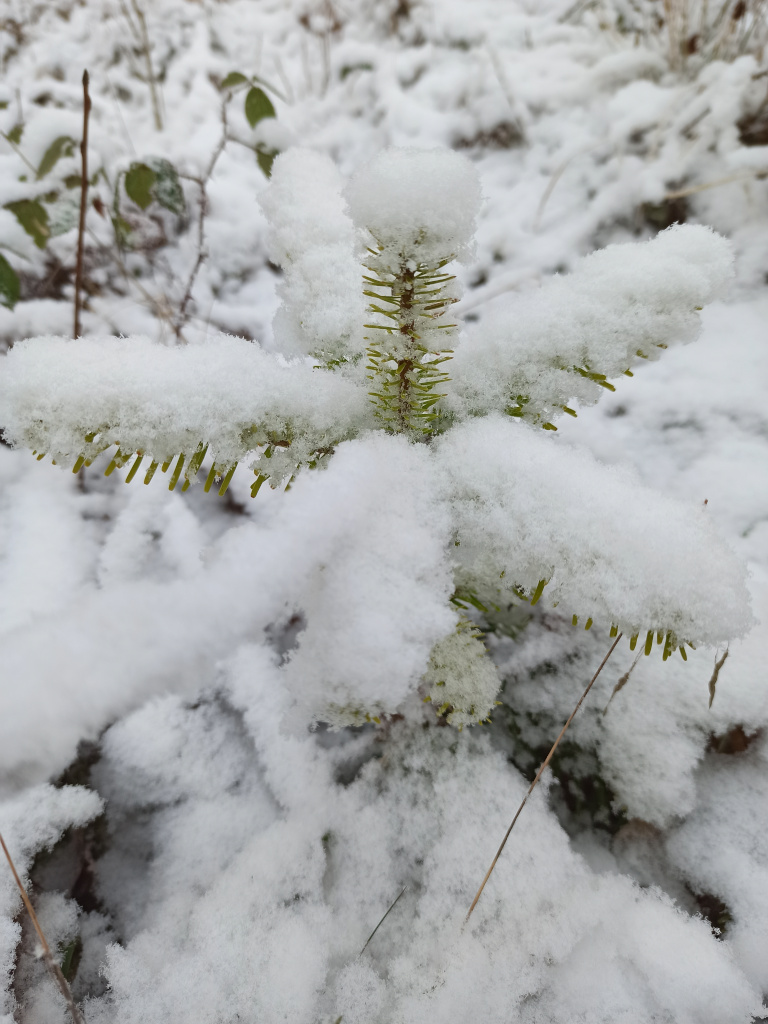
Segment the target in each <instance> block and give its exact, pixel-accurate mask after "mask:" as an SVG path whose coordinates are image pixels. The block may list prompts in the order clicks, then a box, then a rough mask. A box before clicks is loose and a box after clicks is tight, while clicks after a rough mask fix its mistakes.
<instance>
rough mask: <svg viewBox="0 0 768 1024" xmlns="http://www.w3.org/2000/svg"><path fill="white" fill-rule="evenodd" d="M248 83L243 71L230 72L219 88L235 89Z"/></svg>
mask: <svg viewBox="0 0 768 1024" xmlns="http://www.w3.org/2000/svg"><path fill="white" fill-rule="evenodd" d="M248 81H249V79H248V78H247V77H246V76H245V75H244V74H243V73H242V71H230V72H229V74H228V75H227V77H226V78H225V79H224V81H223V82H222V83H221V85H220V86H219V88H220V89H234V88H235V87H236V86H238V85H245V83H246V82H248Z"/></svg>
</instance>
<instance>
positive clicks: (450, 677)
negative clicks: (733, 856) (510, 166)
mask: <svg viewBox="0 0 768 1024" xmlns="http://www.w3.org/2000/svg"><path fill="white" fill-rule="evenodd" d="M479 205H480V188H479V183H478V181H477V177H476V174H475V172H474V169H473V167H472V165H471V164H470V163H469V162H468V161H467V160H465V159H464V158H463V157H461V156H459V155H458V154H455V153H450V152H443V151H438V150H433V151H417V150H385V151H384V152H382V153H381V154H379V156H377V157H376V158H375V159H374V160H373V161H371V163H370V164H368V165H367V166H366V167H364V168H362V169H361V170H360V171H359V172H358V173H357V174H356V175H355V176H354V177H353V178H352V180H351V181H350V182H349V184H347V185H346V187H345V186H344V183H343V181H342V180H341V179H340V176H339V174H338V172H337V171H336V169H335V167H334V166H333V164H332V163H331V161H330V160H328V159H327V158H325V157H322V156H320V155H318V154H316V153H311V152H307V151H301V150H293V151H289V152H287V153H284V154H282V155H281V156H280V157H278V158H277V159H276V161H275V164H274V168H273V176H272V180H271V183H270V186H269V188H268V190H267V192H266V194H265V196H264V198H263V200H262V206H263V208H264V210H265V212H266V214H267V217H268V219H269V221H270V232H271V234H270V245H271V255H272V258H273V259H274V260H275V261H276V262H278V263H280V264H281V265H282V266H283V269H284V277H283V279H282V281H281V284H280V286H279V292H280V297H281V307H280V309H279V311H278V313H277V315H276V318H275V325H274V328H275V342H276V345H277V347H278V348H279V350H280V352H279V354H276V353H273V352H267V351H264V350H263V349H262V348H261V347H260V346H259V345H255V344H252V343H249V342H246V341H242V340H239V339H235V338H227V337H219V338H216V339H211V340H209V341H207V342H205V343H201V344H196V345H189V346H187V347H185V348H183V349H179V348H165V347H162V346H157V345H153V344H151V343H150V342H149V341H147V340H144V339H136V338H133V339H93V340H78V341H76V342H72V341H69V340H63V339H55V338H35V339H30V340H28V341H25V342H21V343H19V344H17V345H16V346H14V348H13V349H12V350H11V352H10V353H9V355H8V356H7V358H6V360H5V370H4V373H3V374H2V382H1V383H0V400H2V404H3V411H2V422H3V425H4V428H5V431H6V436H7V437H8V439H9V440H10V441H11V442H12V443H14V444H17V445H27V446H28V447H30V448H32V449H33V450H36V451H37V452H39V453H47V454H49V455H50V456H52V457H53V458H54V459H55V461H56V462H60V463H62V464H64V465H70V466H72V467H73V468H74V469H75V470H77V469H79V468H80V467H81V466H82V465H84V464H90V462H91V461H92V460H93V459H94V458H95V457H96V455H98V454H99V453H100V452H102V451H104V450H106V449H108V448H110V447H112V448H114V447H115V446H116V447H117V450H116V452H113V456H112V460H111V462H110V463H109V465H108V467H107V472H108V473H110V472H113V471H115V470H116V469H120V468H123V467H128V470H127V473H126V477H125V479H126V481H127V482H130V481H131V480H133V479H135V478H136V477H137V475H138V474H139V470H140V469H142V471H143V469H144V466H147V465H148V469H146V471H145V472H144V471H143V472H142V476H143V479H144V481H145V483H148V482H149V481H150V480H151V479H152V478H153V477H154V476H155V475H156V471H157V469H158V468H161V472H166V471H169V472H170V473H171V476H170V484H169V486H170V488H171V489H172V490H173V489H174V488H175V487H176V486H177V485H178V484H181V486H182V488H184V487H186V486H189V484H191V482H192V481H193V480H194V479H195V477H196V475H197V474H198V473H199V472H200V471H201V470H204V472H205V477H206V489H208V487H210V486H211V484H212V482H213V480H214V478H216V477H219V478H220V479H221V480H222V483H221V486H220V493H223V492H224V491H225V490H226V487H227V485H228V483H229V481H230V480H231V478H232V474H233V473H234V471H235V468H236V466H237V465H238V464H239V463H241V462H242V463H245V464H246V465H248V466H250V467H251V469H252V470H253V473H254V477H255V479H254V482H253V486H252V493H254V494H255V493H256V492H257V491H258V489H259V488H260V486H261V485H262V484H263V483H264V482H265V481H267V480H268V481H269V483H270V485H271V486H273V487H276V486H278V485H280V484H281V483H285V482H286V481H289V480H292V479H293V478H294V477H295V476H296V475H297V474H298V473H299V471H300V470H303V469H306V468H317V467H324V466H328V469H327V471H326V472H324V473H313V474H307V473H302V474H301V479H298V480H297V481H296V484H295V489H294V493H293V494H292V495H291V496H290V497H288V498H286V504H285V513H284V514H285V516H286V517H288V519H289V518H290V514H291V509H292V508H294V507H295V508H300V507H301V502H302V500H305V499H302V497H301V495H302V494H307V493H311V494H313V495H314V498H313V499H312V502H313V508H314V507H315V506H316V505H317V506H318V507H319V505H322V504H323V503H325V507H326V512H325V513H324V515H325V518H324V519H323V517H322V516H321V515H320V513H319V512H318V515H317V518H315V517H314V516H313V518H312V520H311V521H310V520H306V521H304V520H302V524H303V525H302V526H301V528H300V529H303V530H304V531H305V532H307V533H308V535H311V537H313V538H314V539H313V541H312V542H311V543H309V541H308V547H307V552H306V555H305V557H306V559H307V565H306V573H305V575H304V577H303V583H302V585H301V587H300V588H298V589H297V590H296V592H295V593H292V594H290V595H286V601H287V602H289V603H293V605H294V606H296V607H298V608H300V609H301V611H302V612H303V614H304V618H305V620H306V628H305V629H304V631H303V633H302V634H301V638H300V643H299V646H298V648H297V650H296V651H294V652H293V653H292V655H291V657H290V659H289V661H288V663H287V665H286V666H285V668H284V671H283V678H284V681H285V685H286V687H287V688H288V690H289V691H290V692H291V694H292V696H293V701H294V706H295V708H296V710H297V713H298V714H299V716H300V717H301V718H302V719H303V720H304V721H305V722H306V720H314V721H317V720H325V721H331V722H332V723H334V724H337V725H342V724H347V723H351V722H359V721H365V720H369V719H371V718H379V717H380V716H381V715H386V714H393V713H395V712H398V713H402V712H404V711H408V709H409V708H410V709H411V711H412V710H413V707H414V702H416V703H417V704H418V703H419V702H421V701H425V700H428V701H429V702H431V704H432V705H433V706H434V707H435V708H436V710H437V712H438V714H439V715H441V716H443V717H444V718H446V719H447V720H448V721H449V722H451V723H452V724H455V725H458V726H459V727H461V726H463V725H465V724H468V723H471V722H477V721H482V720H484V719H485V718H487V716H488V714H489V712H490V710H491V709H492V707H493V704H494V699H495V697H496V694H497V690H498V687H499V678H498V675H497V673H496V669H495V668H494V666H493V664H492V663H491V662H490V660H489V659H488V658H487V656H486V655H485V653H484V649H483V645H482V642H481V640H480V639H479V637H478V636H477V634H476V631H475V630H474V628H473V627H472V625H471V624H470V623H469V622H468V621H467V620H466V619H465V618H463V617H462V616H463V613H464V612H465V611H466V610H467V608H468V607H469V606H471V605H475V606H476V607H477V606H480V607H487V606H489V605H490V604H497V605H499V606H502V605H503V606H510V605H513V606H514V605H520V604H529V605H534V604H537V603H539V602H541V603H542V604H545V605H547V606H548V607H551V608H555V607H556V608H557V609H558V612H557V614H558V615H560V614H562V615H563V616H565V618H566V620H568V621H572V622H573V624H574V625H576V624H583V625H584V626H585V627H586V628H587V629H589V628H590V626H591V625H592V623H593V622H594V623H596V624H600V625H602V626H604V628H605V629H606V630H609V629H610V631H611V632H612V634H613V635H615V634H616V633H617V632H618V631H621V632H623V633H625V634H627V635H629V636H630V637H631V638H632V640H631V646H632V648H633V649H634V648H635V646H636V645H637V644H638V643H640V644H641V645H642V649H643V650H644V651H645V653H646V654H650V652H651V651H652V650H653V649H654V648H657V649H660V650H661V652H662V654H663V657H664V658H665V659H666V658H667V657H669V656H670V655H671V654H672V653H673V652H674V651H675V650H678V649H679V652H680V654H681V656H682V657H683V658H685V657H686V654H685V645H686V644H687V643H689V644H691V645H693V644H695V643H698V642H702V643H705V644H717V643H720V642H723V641H727V640H729V639H730V638H732V637H734V636H737V635H740V634H741V633H743V632H744V631H745V629H746V628H747V627H748V625H749V622H750V615H749V610H748V604H747V598H746V590H745V585H744V572H743V569H742V567H741V566H740V565H739V564H738V562H737V561H736V560H735V559H734V557H733V555H732V554H731V553H730V551H728V549H727V548H726V547H725V546H724V545H723V544H722V542H721V541H720V540H719V539H718V537H717V536H716V534H715V532H714V530H713V527H712V525H711V523H710V521H709V519H708V517H707V515H706V512H705V511H704V510H702V509H700V508H696V509H687V508H685V507H683V506H681V505H679V504H676V503H675V502H672V501H671V500H669V499H667V498H665V497H663V496H661V495H657V494H655V493H654V492H652V491H651V490H649V489H648V488H646V487H644V486H643V485H642V484H640V483H639V481H638V480H637V479H636V478H634V477H632V476H631V475H630V474H628V473H626V472H624V471H622V470H620V469H616V468H610V469H609V468H606V467H604V466H601V465H599V464H598V463H597V462H596V461H595V460H594V459H593V458H592V457H590V456H589V455H587V454H586V453H584V452H581V451H579V450H577V449H572V448H566V447H565V446H561V444H560V443H559V439H558V438H557V436H553V432H554V431H556V430H557V427H556V424H555V422H554V421H555V420H557V418H558V417H561V416H562V415H563V414H568V415H571V416H573V415H575V414H576V411H577V410H576V408H574V406H578V405H579V404H581V405H587V404H591V403H593V402H595V401H596V400H597V399H598V398H599V397H600V396H601V395H602V394H604V393H605V391H606V390H614V389H615V385H614V384H613V383H611V380H610V378H621V377H623V376H624V375H627V374H628V375H629V376H631V375H632V368H633V367H635V366H637V365H641V364H642V363H644V362H645V361H647V360H649V359H655V358H658V357H660V356H661V355H662V354H663V352H664V351H665V350H666V349H667V348H668V347H669V346H671V345H674V344H676V343H680V342H685V341H690V340H693V338H694V337H695V336H696V333H697V332H698V330H699V317H698V310H699V309H700V308H701V307H702V306H703V305H704V304H705V303H707V302H709V301H711V299H713V298H714V297H716V296H717V295H718V294H719V293H720V292H721V290H722V289H723V287H724V285H725V284H726V283H727V282H728V280H729V278H730V275H731V272H732V270H731V265H732V255H731V252H730V247H729V245H728V243H727V242H726V241H725V240H724V239H722V238H720V237H719V236H717V235H715V234H714V232H712V231H710V230H709V229H708V228H704V227H691V226H684V227H679V226H677V227H674V228H671V229H669V230H668V231H665V232H663V233H662V234H661V235H659V236H658V237H657V238H655V239H653V240H652V241H651V242H647V243H641V244H631V245H616V246H610V247H608V248H607V249H605V250H602V251H600V252H597V253H595V254H593V255H591V256H588V257H586V258H585V259H583V260H581V261H580V262H579V263H578V264H577V266H576V268H575V270H574V272H573V273H572V274H570V275H569V276H566V277H556V278H554V279H552V280H551V281H550V282H548V283H547V284H546V285H544V287H542V288H541V289H540V290H539V291H538V292H537V293H531V294H528V295H524V296H521V297H514V298H509V299H508V300H507V302H506V303H497V304H496V308H495V311H494V312H493V313H489V314H488V315H485V316H484V317H483V319H482V321H481V323H480V324H479V325H478V326H477V327H475V328H474V329H473V330H472V331H470V332H467V334H466V335H464V336H462V334H461V332H460V331H459V329H458V327H457V325H456V323H454V322H453V321H452V320H451V319H450V316H449V312H450V307H451V306H452V304H453V302H454V301H455V300H456V299H457V298H458V296H459V292H458V289H457V284H456V281H455V280H454V277H453V274H452V273H451V271H450V269H449V264H450V262H451V260H452V259H454V258H463V257H465V256H466V254H467V253H468V252H469V250H470V246H471V242H472V237H473V231H474V222H475V218H476V216H477V212H478V210H479ZM361 264H362V266H361ZM366 305H367V309H366ZM542 427H543V428H544V431H542V430H541V429H540V428H542ZM38 457H39V458H42V457H43V455H42V454H41V455H39V456H38ZM292 500H293V501H296V502H298V505H292V503H291V502H292ZM296 514H297V515H298V514H299V513H298V512H297V513H296ZM339 522H343V523H345V524H346V525H345V527H344V529H343V530H342V532H341V534H340V535H339V536H340V538H343V539H339V540H338V541H334V542H333V545H332V546H330V547H329V545H330V544H331V541H330V540H329V539H328V538H329V537H330V536H335V534H333V533H332V532H329V530H330V526H329V524H331V523H333V524H337V523H339ZM323 523H325V524H326V525H325V527H323V525H322V524H323ZM334 529H336V526H335V525H334ZM323 552H325V553H323Z"/></svg>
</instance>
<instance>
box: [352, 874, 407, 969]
mask: <svg viewBox="0 0 768 1024" xmlns="http://www.w3.org/2000/svg"><path fill="white" fill-rule="evenodd" d="M407 888H408V886H407V885H404V886H403V888H402V889H401V890H400V892H399V893H398V894H397V896H395V899H394V902H393V903H390V905H389V909H388V910H387V911H386V913H385V914H384V917H382V919H381V920H380V921H379V923H378V924H377V925H376V927H375V928H374V929H373V931H372V932H371V934H370V935H369V936H368V938H367V939H366V941H365V945H364V946H363V948H362V949H361V950H360V953H359V956H362V955H363V953H364V952H365V951H366V949H367V948H368V943H369V942H370V941H371V939H372V938H373V936H374V935H375V934H376V932H377V931H378V930H379V928H381V926H382V925H383V924H384V922H385V921H386V919H387V917H388V916H389V915H390V914H391V913H392V911H393V910H394V909H395V906H396V904H397V902H398V900H399V899H400V897H401V896H402V895H403V893H404V892H405V891H406V889H407Z"/></svg>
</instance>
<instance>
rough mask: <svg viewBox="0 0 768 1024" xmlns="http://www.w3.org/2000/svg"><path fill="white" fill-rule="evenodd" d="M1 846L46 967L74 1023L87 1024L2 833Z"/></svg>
mask: <svg viewBox="0 0 768 1024" xmlns="http://www.w3.org/2000/svg"><path fill="white" fill-rule="evenodd" d="M0 846H2V848H3V853H4V854H5V858H6V860H7V861H8V864H9V866H10V869H11V871H12V872H13V877H14V879H15V880H16V885H17V886H18V887H19V892H20V893H21V898H22V900H23V901H24V906H25V907H26V909H27V913H28V914H29V918H30V920H31V921H32V925H33V927H34V929H35V931H36V932H37V937H38V939H39V940H40V945H41V947H42V950H43V959H44V960H45V964H46V967H47V968H48V970H49V971H50V972H51V974H52V975H53V978H54V980H55V982H56V984H57V985H58V986H59V989H60V991H61V994H62V995H63V996H64V1000H65V1002H66V1004H67V1007H68V1009H69V1012H70V1014H71V1015H72V1020H73V1021H74V1024H85V1022H84V1020H83V1016H82V1014H81V1013H80V1011H79V1010H78V1008H77V1004H76V1003H75V1000H74V998H73V996H72V991H71V989H70V987H69V985H68V984H67V979H66V978H65V977H64V975H63V974H62V972H61V968H60V967H59V965H58V963H57V962H56V960H55V959H54V956H53V953H51V947H50V946H49V945H48V942H47V940H46V938H45V935H44V934H43V929H42V928H41V927H40V922H39V921H38V920H37V914H36V913H35V908H34V907H33V906H32V903H31V902H30V899H29V896H27V890H26V889H25V888H24V886H23V885H22V883H21V879H20V878H19V873H18V871H17V870H16V865H15V864H14V863H13V858H12V857H11V854H10V852H9V851H8V847H7V846H6V845H5V840H4V839H3V837H2V834H0Z"/></svg>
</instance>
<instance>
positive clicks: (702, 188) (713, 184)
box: [664, 171, 765, 202]
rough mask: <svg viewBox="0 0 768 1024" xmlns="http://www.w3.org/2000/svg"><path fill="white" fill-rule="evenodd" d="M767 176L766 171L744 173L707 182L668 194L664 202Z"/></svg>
mask: <svg viewBox="0 0 768 1024" xmlns="http://www.w3.org/2000/svg"><path fill="white" fill-rule="evenodd" d="M760 175H765V171H742V172H741V173H739V174H731V175H729V176H728V177H727V178H718V179H717V180H716V181H707V182H704V183H703V184H701V185H691V186H689V187H688V188H679V189H677V190H676V191H675V192H667V193H666V194H665V196H664V201H665V202H666V201H667V200H670V199H683V198H685V196H692V195H694V193H696V192H706V191H707V189H710V188H718V187H719V186H720V185H731V184H732V183H733V182H735V181H751V180H752V179H753V178H758V177H760Z"/></svg>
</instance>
